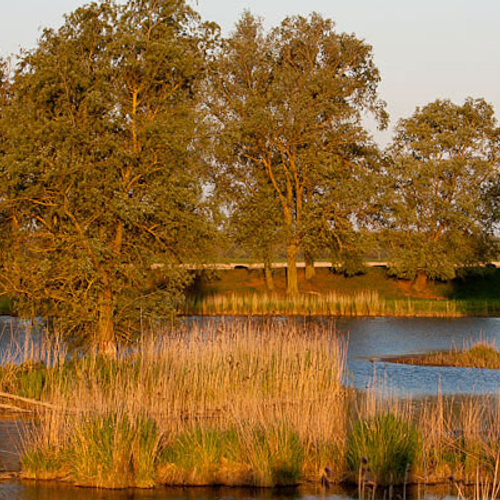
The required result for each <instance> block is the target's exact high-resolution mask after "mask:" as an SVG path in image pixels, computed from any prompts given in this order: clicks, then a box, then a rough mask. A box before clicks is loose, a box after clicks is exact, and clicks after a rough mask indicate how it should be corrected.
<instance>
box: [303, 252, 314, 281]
mask: <svg viewBox="0 0 500 500" xmlns="http://www.w3.org/2000/svg"><path fill="white" fill-rule="evenodd" d="M304 260H305V261H306V270H305V275H306V280H307V281H309V280H311V279H312V278H314V276H315V275H316V270H315V269H314V257H313V256H312V254H311V253H309V252H304Z"/></svg>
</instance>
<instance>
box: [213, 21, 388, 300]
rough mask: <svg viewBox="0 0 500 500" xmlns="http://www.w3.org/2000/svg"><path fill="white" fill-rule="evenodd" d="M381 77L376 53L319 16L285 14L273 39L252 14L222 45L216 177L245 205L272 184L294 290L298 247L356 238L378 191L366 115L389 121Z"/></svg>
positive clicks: (216, 94) (216, 92)
mask: <svg viewBox="0 0 500 500" xmlns="http://www.w3.org/2000/svg"><path fill="white" fill-rule="evenodd" d="M379 81H380V76H379V73H378V70H377V68H376V67H375V65H374V63H373V58H372V51H371V47H370V46H369V45H367V44H365V43H364V42H363V41H361V40H359V39H357V38H356V37H355V36H353V35H347V34H344V33H340V34H339V33H337V32H335V30H334V23H333V22H332V21H331V20H329V19H324V18H322V17H321V16H320V15H319V14H311V15H310V16H309V17H307V18H306V17H302V16H295V17H288V18H286V19H285V20H284V21H283V22H282V23H281V24H280V25H279V26H277V27H276V28H274V29H272V30H270V31H269V32H267V33H266V32H265V31H264V28H263V23H262V21H261V20H259V19H257V18H255V17H254V16H252V15H251V14H250V13H248V12H247V13H245V14H243V16H242V17H241V19H240V21H239V22H238V23H237V25H236V29H235V31H234V33H233V34H232V35H231V36H230V37H229V38H228V39H226V40H225V41H224V44H223V47H222V51H221V53H220V56H219V57H218V58H217V61H216V63H215V65H214V70H213V72H212V73H211V96H210V98H211V100H210V103H209V104H210V111H211V113H212V114H213V116H214V118H215V120H216V124H217V127H218V132H219V138H220V140H219V142H218V144H217V149H216V155H217V159H218V165H219V168H220V173H219V177H220V178H222V179H225V182H226V183H227V184H230V185H236V186H238V188H239V189H240V190H241V191H242V192H243V193H245V195H244V196H243V199H248V198H251V199H252V198H253V197H254V193H258V194H260V193H263V192H264V191H265V190H269V188H271V191H272V193H273V194H272V197H273V199H274V205H273V206H277V207H279V213H280V218H281V225H282V227H283V229H284V234H285V238H284V239H285V243H286V247H287V254H288V264H289V270H290V272H289V275H288V283H289V286H288V291H289V292H292V293H296V292H297V281H296V273H295V272H294V271H295V259H296V257H297V252H298V250H299V247H300V246H301V245H303V247H304V250H305V251H307V252H309V253H312V254H314V253H315V250H316V249H317V246H319V247H321V246H323V245H325V244H327V243H330V242H331V241H332V238H336V239H337V238H339V235H341V234H343V233H346V232H347V233H351V232H353V231H354V227H355V225H356V224H355V219H356V216H359V215H360V213H361V211H360V210H359V209H360V207H365V206H366V203H367V201H368V200H370V199H371V197H372V195H373V190H372V187H373V185H374V184H373V183H372V182H369V181H368V179H369V177H370V174H371V170H372V167H373V163H374V159H375V157H376V148H375V147H374V145H373V144H372V143H371V141H370V139H369V137H368V135H367V133H366V132H365V131H364V130H363V127H362V125H361V119H362V115H363V112H365V111H368V112H371V113H373V114H374V115H375V118H376V119H377V120H378V122H379V124H380V125H381V126H384V125H385V120H386V114H385V110H384V103H383V102H381V101H380V100H379V99H378V96H377V86H378V83H379ZM266 192H267V191H266ZM253 227H254V230H255V232H256V233H257V234H259V233H260V228H259V226H258V225H257V224H254V226H253ZM332 233H333V235H332Z"/></svg>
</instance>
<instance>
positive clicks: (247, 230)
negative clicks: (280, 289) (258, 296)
mask: <svg viewBox="0 0 500 500" xmlns="http://www.w3.org/2000/svg"><path fill="white" fill-rule="evenodd" d="M258 185H259V190H258V191H253V192H252V191H250V192H243V193H241V196H240V197H239V199H238V200H237V202H236V203H235V207H234V209H233V211H232V213H231V218H230V227H231V233H232V234H233V240H234V241H236V243H238V244H239V245H242V246H244V247H245V248H247V249H249V250H250V252H251V254H252V255H253V256H254V257H256V258H257V259H258V260H259V261H260V262H262V263H263V264H264V278H265V280H266V287H267V289H268V291H273V290H274V279H273V271H272V263H273V261H274V257H275V255H276V248H277V247H279V246H280V243H281V241H282V237H283V226H282V220H281V217H280V213H279V206H278V204H277V202H276V199H275V197H274V196H273V187H272V186H270V185H266V184H265V182H261V183H258Z"/></svg>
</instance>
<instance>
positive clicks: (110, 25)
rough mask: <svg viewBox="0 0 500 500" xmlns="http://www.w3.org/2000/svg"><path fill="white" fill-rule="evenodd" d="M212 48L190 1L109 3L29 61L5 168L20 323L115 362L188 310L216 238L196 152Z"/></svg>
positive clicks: (10, 112) (17, 79)
mask: <svg viewBox="0 0 500 500" xmlns="http://www.w3.org/2000/svg"><path fill="white" fill-rule="evenodd" d="M210 36H211V27H204V26H202V24H201V22H200V20H199V18H198V16H197V14H195V13H194V12H193V11H192V10H191V9H190V8H189V7H188V6H187V5H186V4H185V3H184V1H179V0H175V1H173V0H154V1H148V0H130V1H129V2H127V3H125V4H123V5H120V4H116V3H114V2H112V1H104V2H101V3H98V4H97V3H93V4H90V5H88V6H85V7H82V8H80V9H78V10H76V11H75V12H73V13H72V14H70V15H68V16H67V17H66V20H65V23H64V25H63V26H62V27H61V28H60V29H59V30H57V31H53V30H45V31H44V32H43V34H42V36H41V39H40V40H39V43H38V46H37V48H36V49H35V50H33V51H32V52H27V53H24V54H23V55H22V57H21V60H20V62H19V66H18V69H17V71H16V73H15V76H14V79H13V82H12V85H11V87H10V89H9V93H10V95H9V99H8V103H7V105H6V107H5V109H4V116H3V117H2V124H1V132H2V138H3V144H4V155H3V157H2V158H1V159H0V161H1V164H0V166H1V171H0V172H1V183H0V184H1V187H0V189H1V194H0V197H1V205H2V207H1V208H2V211H3V213H8V218H7V219H8V223H9V229H10V235H11V239H12V244H11V245H10V246H9V248H10V251H8V252H7V251H6V250H5V249H4V252H5V255H4V256H3V257H4V259H3V260H2V269H1V283H2V287H3V292H4V293H8V294H9V295H10V296H11V297H13V298H14V299H15V301H16V306H17V309H18V311H19V312H21V313H23V312H24V313H28V311H29V313H31V314H32V313H35V314H39V315H48V316H52V317H57V318H59V320H62V319H63V320H64V327H65V331H66V332H69V333H71V332H73V333H75V332H78V333H80V334H83V335H91V336H92V339H93V341H94V342H95V343H97V344H98V345H99V347H100V349H101V350H103V351H106V350H108V349H111V350H112V349H114V345H115V340H116V338H117V337H119V336H123V337H129V336H130V335H131V334H133V332H134V331H137V329H138V328H140V325H141V324H144V322H145V321H148V320H150V319H154V318H156V317H159V316H162V317H164V315H165V314H167V313H169V312H171V311H172V310H173V309H174V308H175V305H176V301H177V299H178V298H179V293H180V291H181V290H182V286H183V284H185V283H186V281H187V279H188V277H187V273H186V271H185V270H183V268H182V267H181V266H179V264H180V263H182V262H183V261H185V260H189V261H190V262H192V261H193V260H196V259H197V258H201V254H202V252H203V248H206V245H205V244H204V243H205V242H207V241H209V240H210V234H209V226H210V225H209V224H208V222H207V217H206V214H205V211H204V208H203V205H202V203H201V202H200V201H201V200H202V198H203V196H202V183H201V178H202V176H201V173H202V170H201V163H200V161H201V158H200V156H199V155H198V153H197V149H196V147H195V142H196V137H197V134H198V132H199V130H198V128H199V123H200V122H201V120H199V119H198V116H197V113H198V101H197V99H198V95H199V85H200V81H201V78H202V77H203V74H204V68H205V57H204V50H205V48H206V46H207V43H208V42H209V39H210ZM4 222H5V221H4ZM153 264H155V265H156V271H154V273H155V274H154V275H153V274H152V273H153V271H152V269H151V267H152V265H153ZM158 264H162V265H163V267H162V268H161V272H160V271H158V268H159V266H158ZM158 273H160V274H161V277H160V278H159V277H158Z"/></svg>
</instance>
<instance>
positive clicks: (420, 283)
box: [413, 271, 427, 292]
mask: <svg viewBox="0 0 500 500" xmlns="http://www.w3.org/2000/svg"><path fill="white" fill-rule="evenodd" d="M413 288H415V290H416V291H417V292H423V291H424V290H425V289H426V288H427V274H425V273H424V272H423V271H418V272H417V276H416V277H415V281H414V282H413Z"/></svg>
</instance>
